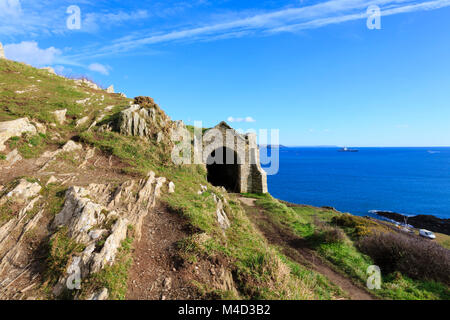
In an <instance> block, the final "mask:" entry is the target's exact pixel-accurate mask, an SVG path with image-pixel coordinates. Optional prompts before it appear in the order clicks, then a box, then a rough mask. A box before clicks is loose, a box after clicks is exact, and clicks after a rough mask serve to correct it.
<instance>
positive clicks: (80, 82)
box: [74, 78, 101, 90]
mask: <svg viewBox="0 0 450 320" xmlns="http://www.w3.org/2000/svg"><path fill="white" fill-rule="evenodd" d="M74 82H75V83H76V84H77V85H79V86H82V85H85V86H87V87H88V88H91V89H95V90H101V88H100V87H99V86H98V85H96V84H95V83H94V82H92V81H89V80H88V79H84V78H83V79H77V80H74Z"/></svg>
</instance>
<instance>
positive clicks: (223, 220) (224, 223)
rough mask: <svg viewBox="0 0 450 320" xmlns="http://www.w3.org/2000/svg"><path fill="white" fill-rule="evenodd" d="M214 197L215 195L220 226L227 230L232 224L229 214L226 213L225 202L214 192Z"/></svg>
mask: <svg viewBox="0 0 450 320" xmlns="http://www.w3.org/2000/svg"><path fill="white" fill-rule="evenodd" d="M213 197H214V202H215V203H216V205H217V208H216V215H217V222H218V223H219V226H220V227H221V228H222V230H226V229H228V228H229V227H230V226H231V223H230V220H229V219H228V217H227V214H226V213H225V210H224V209H223V202H222V200H221V199H220V198H219V197H218V196H216V195H215V194H213Z"/></svg>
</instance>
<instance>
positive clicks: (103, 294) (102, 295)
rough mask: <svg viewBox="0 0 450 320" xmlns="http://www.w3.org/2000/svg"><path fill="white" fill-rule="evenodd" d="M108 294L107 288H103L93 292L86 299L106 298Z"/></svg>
mask: <svg viewBox="0 0 450 320" xmlns="http://www.w3.org/2000/svg"><path fill="white" fill-rule="evenodd" d="M108 296H109V293H108V289H106V288H103V289H101V290H100V291H98V292H95V293H93V294H92V295H91V296H90V297H89V298H88V300H106V299H108Z"/></svg>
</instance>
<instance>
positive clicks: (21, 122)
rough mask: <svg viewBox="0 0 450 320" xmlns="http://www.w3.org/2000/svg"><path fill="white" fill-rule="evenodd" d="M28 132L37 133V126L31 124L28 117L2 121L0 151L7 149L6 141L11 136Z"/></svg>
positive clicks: (0, 126)
mask: <svg viewBox="0 0 450 320" xmlns="http://www.w3.org/2000/svg"><path fill="white" fill-rule="evenodd" d="M27 132H28V133H32V134H36V133H37V130H36V127H35V126H33V125H32V124H31V122H30V121H29V120H28V118H21V119H17V120H12V121H5V122H0V151H3V150H5V149H6V147H5V145H4V143H5V142H6V141H8V140H9V138H11V137H16V136H21V135H22V134H23V133H27Z"/></svg>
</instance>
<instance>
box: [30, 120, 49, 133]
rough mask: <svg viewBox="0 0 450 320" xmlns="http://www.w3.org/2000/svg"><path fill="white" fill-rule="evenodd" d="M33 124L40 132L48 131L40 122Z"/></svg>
mask: <svg viewBox="0 0 450 320" xmlns="http://www.w3.org/2000/svg"><path fill="white" fill-rule="evenodd" d="M33 125H34V126H35V127H36V129H37V132H38V133H42V134H46V133H47V127H46V126H45V125H44V124H42V123H39V122H33Z"/></svg>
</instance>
